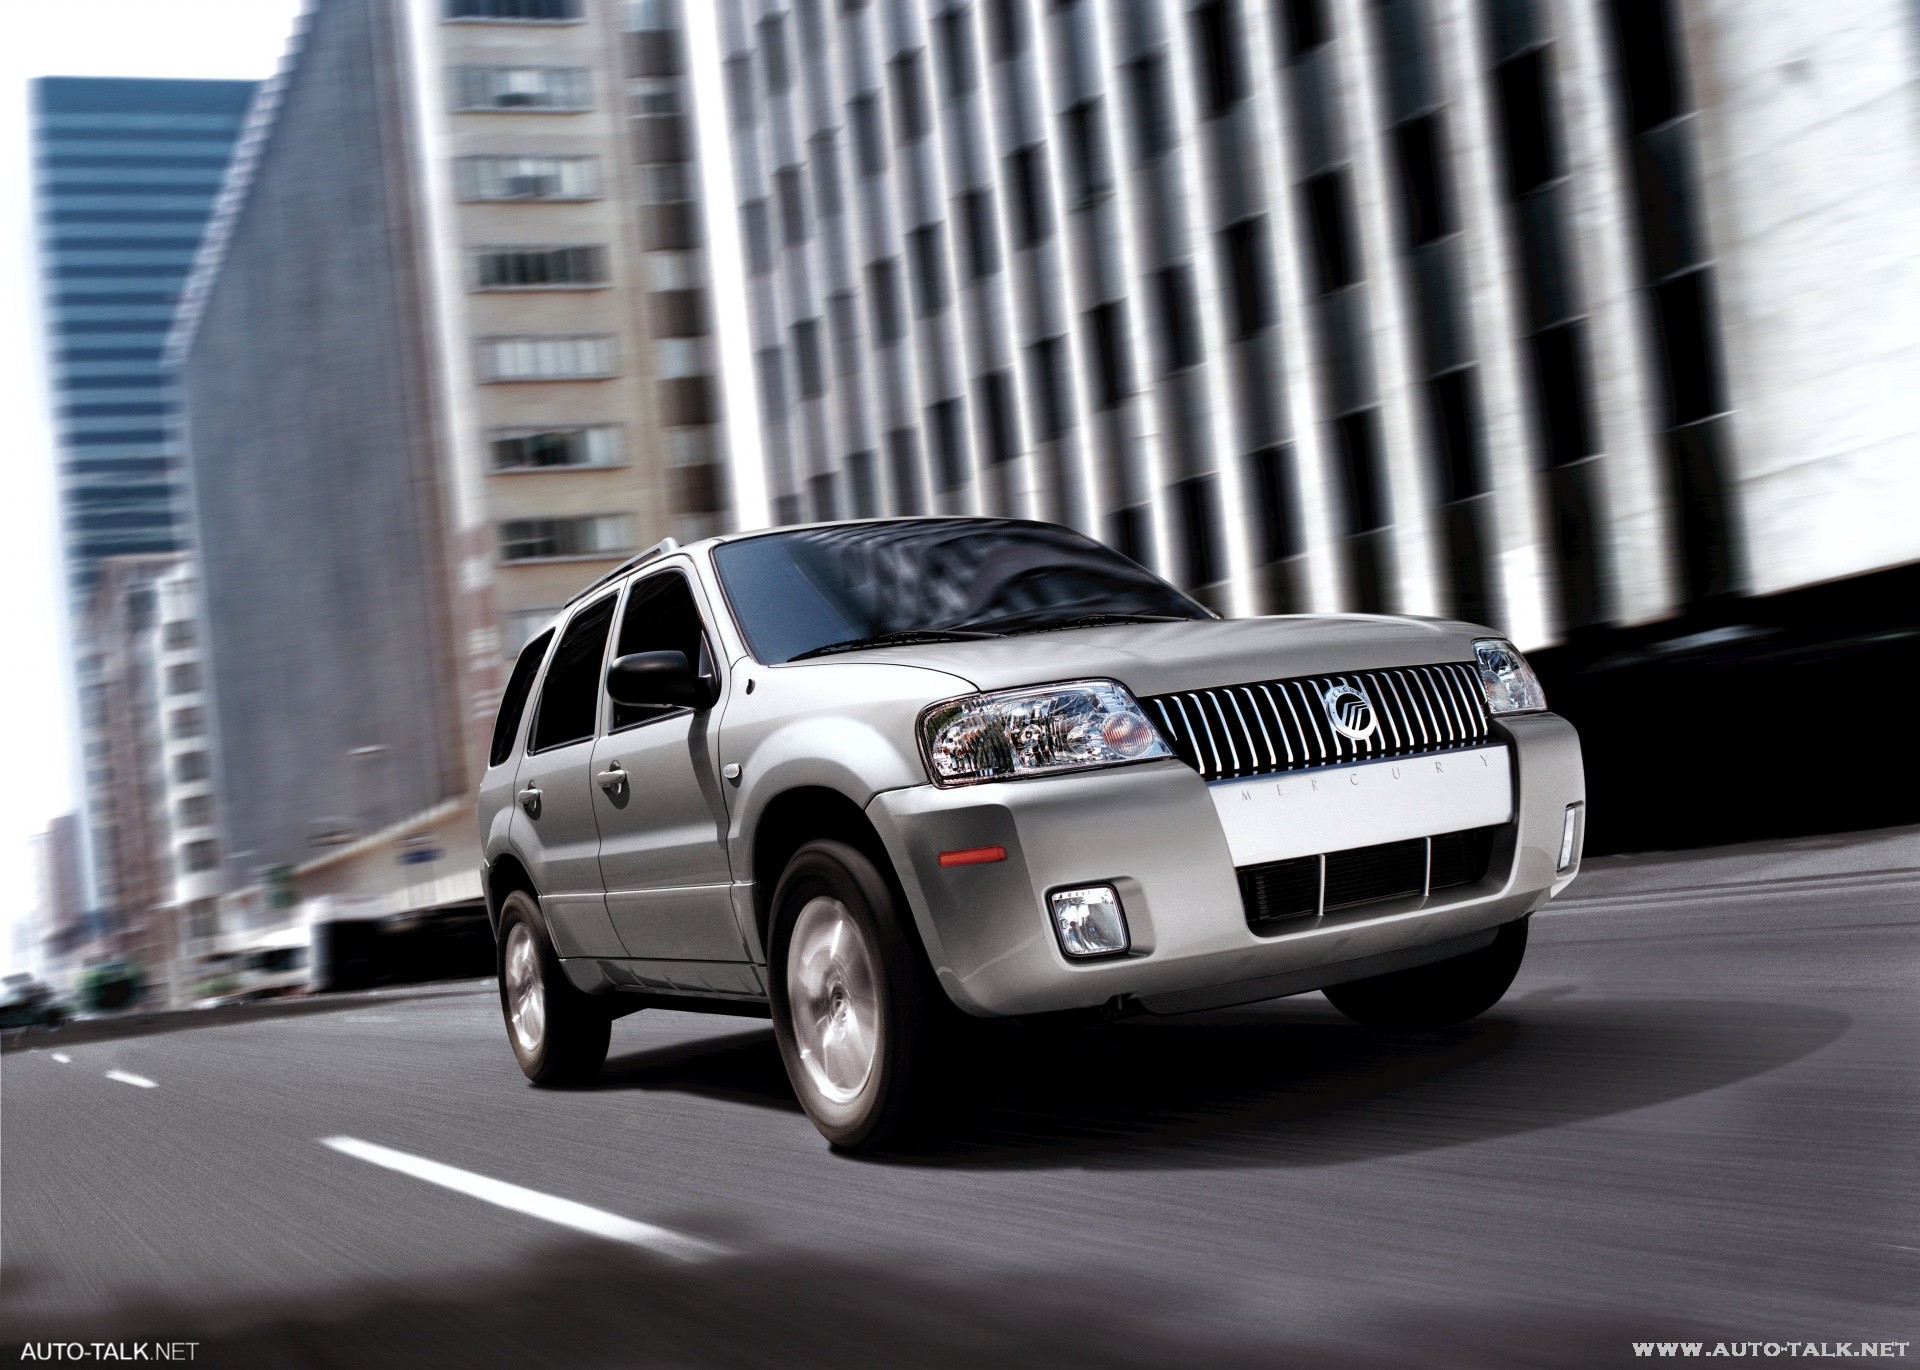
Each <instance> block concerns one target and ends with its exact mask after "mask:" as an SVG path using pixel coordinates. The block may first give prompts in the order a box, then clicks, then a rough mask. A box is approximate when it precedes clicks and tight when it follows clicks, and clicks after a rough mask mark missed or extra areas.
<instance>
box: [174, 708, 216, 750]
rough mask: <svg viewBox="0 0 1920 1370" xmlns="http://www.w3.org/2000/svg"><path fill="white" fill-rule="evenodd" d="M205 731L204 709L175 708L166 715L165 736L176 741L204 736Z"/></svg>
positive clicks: (205, 715)
mask: <svg viewBox="0 0 1920 1370" xmlns="http://www.w3.org/2000/svg"><path fill="white" fill-rule="evenodd" d="M206 731H207V714H206V710H204V709H175V710H174V711H173V712H172V713H170V714H168V715H167V736H168V737H171V738H172V739H173V740H174V741H176V742H184V741H186V740H187V739H188V738H191V737H204V736H205V735H206Z"/></svg>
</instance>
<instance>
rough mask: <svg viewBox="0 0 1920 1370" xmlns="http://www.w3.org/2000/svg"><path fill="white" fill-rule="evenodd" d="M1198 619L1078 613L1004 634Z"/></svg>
mask: <svg viewBox="0 0 1920 1370" xmlns="http://www.w3.org/2000/svg"><path fill="white" fill-rule="evenodd" d="M1194 622H1198V620H1197V619H1193V618H1190V617H1188V616H1187V615H1185V614H1149V613H1138V614H1128V613H1102V614H1076V615H1075V616H1074V617H1072V618H1054V619H1048V620H1046V621H1045V622H1043V623H1023V624H1019V625H1018V626H1014V627H1007V628H1002V629H1001V630H1000V631H1001V633H1002V634H1003V635H1005V636H1008V637H1011V636H1012V635H1013V634H1015V633H1051V632H1054V631H1055V630H1057V629H1062V628H1099V627H1102V626H1104V625H1106V624H1109V623H1194Z"/></svg>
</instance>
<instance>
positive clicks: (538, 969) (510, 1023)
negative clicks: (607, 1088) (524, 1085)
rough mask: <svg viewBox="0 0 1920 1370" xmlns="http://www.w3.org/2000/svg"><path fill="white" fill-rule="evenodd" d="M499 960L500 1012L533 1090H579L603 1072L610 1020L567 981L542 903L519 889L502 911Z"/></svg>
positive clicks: (602, 1010)
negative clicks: (550, 1087)
mask: <svg viewBox="0 0 1920 1370" xmlns="http://www.w3.org/2000/svg"><path fill="white" fill-rule="evenodd" d="M496 956H497V959H498V964H497V966H496V969H497V970H498V971H499V975H500V1015H501V1017H502V1018H504V1019H505V1020H506V1025H507V1042H508V1044H509V1045H511V1046H512V1047H513V1054H514V1056H515V1058H516V1059H518V1060H519V1062H520V1069H521V1071H522V1072H523V1073H524V1074H525V1075H526V1077H527V1078H528V1079H529V1080H531V1081H533V1082H534V1083H535V1084H536V1085H577V1084H581V1083H584V1082H585V1081H587V1080H591V1079H592V1078H593V1077H594V1076H595V1075H598V1074H599V1073H600V1067H601V1066H602V1065H603V1064H605V1062H606V1059H607V1040H608V1037H609V1035H610V1033H611V1032H612V1029H613V1017H612V1015H611V1014H609V1013H608V1012H607V1011H606V1009H605V1008H603V1007H602V1006H601V1005H599V1004H598V1003H596V1002H594V1000H593V998H592V997H591V996H589V995H585V994H582V993H581V992H580V991H579V990H577V989H575V988H574V987H573V984H572V982H571V981H569V980H568V979H567V973H566V972H565V971H564V970H562V969H561V968H560V961H559V958H557V957H556V956H555V955H554V954H553V944H552V943H551V942H550V941H548V940H547V934H546V930H545V928H544V927H543V925H542V922H541V918H540V911H539V907H538V905H536V904H535V903H534V900H533V896H532V895H530V894H527V893H526V892H524V891H522V890H515V891H514V892H513V893H512V894H509V895H508V896H507V898H506V902H505V903H504V904H502V905H501V907H500V941H499V944H498V950H497V953H496Z"/></svg>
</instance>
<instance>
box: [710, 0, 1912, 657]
mask: <svg viewBox="0 0 1920 1370" xmlns="http://www.w3.org/2000/svg"><path fill="white" fill-rule="evenodd" d="M677 12H678V13H679V14H680V16H681V18H682V19H683V20H684V22H685V23H686V24H687V25H688V26H689V37H690V47H691V49H692V50H693V51H694V52H695V53H696V54H697V56H696V61H699V60H702V59H704V60H706V61H707V62H708V63H710V65H711V68H712V70H711V71H710V73H709V75H710V77H711V79H709V80H706V81H696V82H695V83H694V85H695V88H696V90H697V91H700V92H704V94H703V99H704V101H705V103H704V104H703V105H702V107H701V108H700V109H699V110H698V114H699V116H700V117H699V118H697V119H696V121H695V122H696V127H697V129H698V131H699V134H700V138H701V155H702V159H703V162H706V163H715V162H718V163H720V164H722V166H723V167H724V173H725V174H724V176H723V177H722V178H720V179H719V181H718V184H720V185H722V186H723V187H728V188H730V191H731V197H732V199H733V201H734V208H735V210H736V212H737V224H738V228H737V232H731V231H729V232H725V233H723V232H716V233H715V235H714V240H713V250H714V260H713V264H712V272H713V279H714V282H715V286H716V292H717V294H716V309H715V319H716V326H717V335H716V349H717V351H718V352H719V353H720V354H721V355H723V356H726V357H728V358H729V366H728V368H727V369H728V373H729V376H730V378H731V377H732V376H734V375H736V374H748V375H751V376H752V377H753V379H754V381H755V387H754V394H753V395H752V396H751V397H748V396H744V395H743V394H742V393H741V392H742V390H743V388H744V387H742V386H740V385H737V384H736V385H733V386H730V387H729V389H728V391H727V401H728V406H729V412H728V414H727V416H726V417H727V419H728V421H729V423H730V425H731V429H732V438H733V442H734V445H735V448H734V450H735V451H736V453H740V454H742V455H741V456H740V460H741V461H742V462H743V463H744V462H746V461H747V460H748V459H749V456H748V455H747V454H754V455H755V456H756V457H757V460H756V467H757V471H756V473H755V474H756V476H757V477H759V480H762V481H763V483H764V487H765V504H764V516H765V517H766V518H768V519H770V520H771V521H773V522H792V521H796V520H804V519H814V518H832V517H840V516H846V515H849V514H854V515H861V514H876V513H907V512H921V511H938V512H976V513H989V514H1009V515H1020V516H1027V517H1038V518H1048V519H1057V520H1060V521H1063V522H1066V523H1070V524H1072V525H1074V526H1076V527H1079V528H1082V529H1084V530H1085V531H1087V532H1089V533H1092V534H1094V535H1096V536H1098V537H1101V538H1104V539H1106V540H1107V541H1109V542H1111V543H1113V544H1114V545H1116V546H1118V547H1120V548H1121V549H1123V550H1125V551H1127V552H1128V553H1130V554H1131V555H1134V556H1135V557H1137V558H1139V559H1140V560H1142V561H1144V562H1147V563H1148V564H1150V565H1152V566H1154V567H1155V568H1156V569H1158V570H1160V571H1161V572H1163V573H1164V574H1167V575H1168V576H1170V577H1171V578H1173V579H1175V580H1176V581H1178V582H1179V583H1181V584H1182V585H1184V586H1186V587H1188V588H1189V589H1191V590H1192V591H1193V592H1194V593H1196V594H1198V595H1200V596H1201V597H1202V598H1204V599H1206V600H1207V601H1208V602H1209V603H1211V604H1212V605H1214V606H1215V607H1216V608H1218V609H1221V610H1222V611H1227V612H1237V613H1273V612H1284V611H1290V610H1303V609H1318V610H1326V609H1359V610H1388V611H1400V612H1411V613H1418V614H1447V615H1459V616H1464V617H1468V618H1472V619H1475V620H1481V621H1487V622H1491V623H1494V624H1497V625H1500V626H1502V627H1504V628H1505V629H1506V630H1507V631H1509V632H1510V633H1511V634H1512V635H1513V636H1514V637H1515V639H1516V640H1517V641H1518V642H1519V643H1520V644H1521V645H1522V646H1524V647H1528V648H1539V647H1543V646H1548V645H1551V644H1554V643H1560V642H1567V641H1571V640H1578V639H1581V638H1582V637H1585V636H1590V635H1592V634H1594V633H1604V632H1605V631H1606V630H1608V629H1612V628H1619V627H1623V626H1631V625H1638V624H1648V623H1654V622H1657V621H1661V620H1666V619H1672V618H1675V617H1681V618H1687V617H1694V618H1707V619H1711V618H1712V617H1713V616H1714V615H1715V614H1716V613H1717V612H1719V611H1718V610H1717V609H1716V607H1715V606H1717V605H1721V604H1723V603H1724V602H1725V601H1727V600H1728V599H1729V597H1731V596H1736V595H1739V594H1742V593H1759V594H1768V593H1773V592H1776V591H1780V590H1785V589H1790V588H1792V587H1794V586H1798V585H1806V584H1809V583H1812V582H1815V581H1821V580H1829V579H1834V578H1837V577H1849V576H1858V575H1861V574H1863V573H1870V572H1874V571H1877V570H1881V569H1884V568H1888V567H1893V566H1898V565H1900V564H1902V563H1905V562H1910V561H1912V560H1914V559H1915V558H1916V557H1920V530H1917V526H1916V525H1915V524H1914V522H1913V520H1912V519H1911V518H1909V517H1903V516H1902V515H1901V513H1900V512H1899V511H1900V509H1901V508H1902V507H1903V506H1904V507H1905V508H1907V509H1911V508H1912V507H1913V505H1914V503H1915V501H1916V498H1920V464H1916V463H1915V462H1914V460H1913V452H1914V450H1915V444H1916V442H1920V417H1917V411H1916V404H1915V399H1914V388H1913V387H1912V385H1911V384H1910V383H1908V381H1907V380H1906V379H1905V378H1906V377H1908V376H1911V375H1912V374H1913V371H1914V367H1915V364H1916V362H1917V361H1920V325H1917V324H1916V322H1915V320H1916V319H1917V318H1920V312H1917V311H1916V308H1915V306H1916V304H1917V303H1920V300H1917V299H1916V285H1917V283H1920V268H1917V267H1916V248H1917V246H1920V240H1916V238H1915V236H1914V234H1913V232H1912V225H1913V223H1914V222H1915V221H1916V219H1917V218H1920V203H1916V199H1917V198H1920V175H1917V174H1916V172H1917V171H1920V153H1917V150H1916V133H1915V126H1914V124H1913V121H1912V118H1911V99H1910V95H1911V89H1912V81H1913V77H1914V62H1915V57H1914V45H1913V31H1912V23H1911V14H1910V11H1909V10H1908V9H1907V8H1906V7H1903V6H1902V5H1900V4H1898V3H1896V2H1895V0H1839V3H1837V4H1833V5H1823V6H1819V7H1817V8H1815V9H1808V10H1805V11H1804V12H1803V11H1802V10H1797V9H1780V8H1779V7H1773V8H1767V7H1754V6H1742V5H1733V4H1719V3H1705V2H1704V0H1701V2H1699V3H1684V2H1683V0H1046V2H1045V3H1042V2H1041V0H966V2H961V0H845V2H844V3H829V2H828V0H791V2H789V0H716V2H715V3H714V4H713V5H711V6H706V5H687V6H684V7H682V9H681V10H680V11H677ZM715 218H716V224H717V221H718V216H717V213H716V216H715ZM723 254H724V255H723ZM743 474H745V473H743ZM756 483H758V482H756ZM758 512H760V511H758V510H754V511H747V510H743V514H742V517H743V519H745V520H747V521H749V522H751V521H753V519H754V517H755V515H756V513H758Z"/></svg>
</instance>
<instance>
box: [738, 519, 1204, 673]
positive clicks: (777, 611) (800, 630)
mask: <svg viewBox="0 0 1920 1370" xmlns="http://www.w3.org/2000/svg"><path fill="white" fill-rule="evenodd" d="M713 560H714V564H715V566H717V567H718V568H719V572H720V580H721V582H722V584H723V585H724V586H725V587H726V591H727V598H728V600H729V601H730V602H731V603H732V605H733V609H734V613H735V615H736V616H737V617H738V618H739V620H740V627H741V630H742V631H743V632H745V634H746V636H747V645H748V646H749V647H750V648H752V650H753V654H754V656H756V657H757V658H759V659H760V660H761V661H764V662H767V663H769V664H772V663H776V662H782V661H792V660H794V659H795V658H796V657H801V656H806V655H809V654H815V653H819V652H821V651H822V650H823V649H829V648H835V647H853V646H856V645H860V644H871V645H884V644H883V643H875V642H873V639H876V638H877V639H885V640H891V641H914V640H921V641H927V640H931V641H939V640H940V639H942V638H943V637H949V636H950V637H953V638H971V637H982V636H987V637H996V636H999V635H1001V634H1003V633H1010V632H1032V631H1043V630H1045V629H1047V628H1050V627H1063V626H1068V625H1071V624H1074V623H1076V622H1078V621H1080V620H1083V619H1092V620H1094V621H1095V622H1098V621H1100V620H1101V619H1103V618H1110V619H1118V620H1121V621H1125V620H1127V619H1145V620H1153V619H1167V618H1175V619H1193V618H1211V617H1212V616H1213V615H1211V614H1210V613H1208V612H1207V610H1205V609H1204V608H1202V607H1201V606H1200V605H1199V604H1197V603H1195V602H1194V601H1193V600H1191V599H1188V598H1187V597H1186V596H1185V595H1183V594H1181V593H1180V592H1179V591H1178V590H1176V589H1174V588H1173V587H1172V586H1171V585H1169V584H1167V583H1166V582H1165V581H1164V580H1161V579H1160V578H1159V577H1158V576H1156V575H1154V574H1153V573H1152V572H1150V571H1147V570H1145V569H1144V568H1142V567H1140V566H1139V565H1137V564H1135V563H1134V562H1131V561H1129V560H1127V559H1126V558H1125V557H1123V556H1121V555H1120V554H1119V553H1118V552H1115V551H1113V550H1112V549H1111V548H1107V547H1103V546H1101V545H1100V544H1099V543H1097V542H1095V541H1093V540H1092V539H1091V538H1086V537H1082V536H1081V535H1080V534H1078V533H1076V532H1073V531H1072V530H1070V529H1067V528H1056V527H1054V526H1053V525H1051V524H1045V523H1018V522H1013V521H1010V520H1009V521H1001V520H989V519H979V520H972V519H902V520H899V521H896V522H887V523H858V524H850V525H841V526H838V527H829V528H805V529H798V530H796V531H794V532H791V533H767V534H763V535H761V536H759V537H752V538H743V539H741V540H740V541H738V542H726V543H722V544H721V545H720V546H718V547H716V548H715V549H714V552H713Z"/></svg>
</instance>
